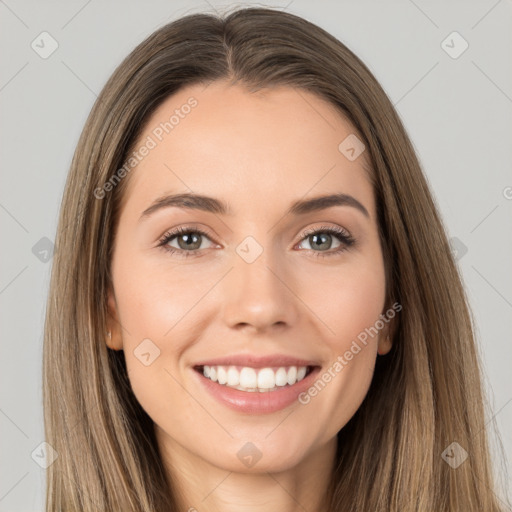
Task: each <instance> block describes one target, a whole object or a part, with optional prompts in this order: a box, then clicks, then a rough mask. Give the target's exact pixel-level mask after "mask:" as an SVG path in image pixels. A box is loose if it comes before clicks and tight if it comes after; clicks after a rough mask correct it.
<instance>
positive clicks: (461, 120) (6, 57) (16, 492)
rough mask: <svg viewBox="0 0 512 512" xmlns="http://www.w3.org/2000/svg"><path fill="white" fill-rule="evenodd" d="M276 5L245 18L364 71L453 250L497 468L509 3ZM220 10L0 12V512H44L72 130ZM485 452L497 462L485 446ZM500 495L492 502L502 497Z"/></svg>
mask: <svg viewBox="0 0 512 512" xmlns="http://www.w3.org/2000/svg"><path fill="white" fill-rule="evenodd" d="M288 2H289V0H284V1H283V2H282V3H278V2H276V1H274V0H273V1H270V2H267V3H265V4H261V3H259V4H256V3H249V2H247V3H245V4H244V5H249V4H251V5H268V6H274V7H281V8H283V9H286V10H288V11H289V12H292V13H295V14H298V15H301V16H304V17H305V18H307V19H309V20H310V21H312V22H314V23H317V24H318V25H320V26H321V27H323V28H324V29H326V30H327V31H329V32H331V33H332V34H333V35H335V36H336V37H338V38H339V39H340V40H341V41H343V42H344V43H345V44H346V45H347V46H348V47H349V48H351V49H352V50H353V51H354V52H355V53H356V54H357V55H358V56H359V57H360V58H361V59H362V60H363V61H364V62H365V63H366V64H367V65H368V66H369V68H370V69H371V70H372V72H373V73H374V74H375V76H376V77H377V79H378V80H379V81H380V83H381V84H382V85H383V87H384V89H385V90H386V92H387V93H388V95H389V97H390V98H391V100H392V101H393V103H394V104H395V106H396V108H397V110H398V112H399V114H400V116H401V118H402V119H403V122H404V124H405V126H406V128H407V130H408V131H409V134H410V136H411V138H412V140H413V143H414V146H415V148H416V150H417V152H418V155H419V157H420V161H421V163H422V166H423V168H424V171H425V174H426V175H427V177H428V180H429V182H430V184H431V187H432V190H433V193H434V196H435V199H436V201H437V203H438V205H439V208H440V210H441V213H442V215H443V218H444V221H445V225H446V229H447V231H448V234H449V236H450V238H452V242H453V246H454V247H455V248H456V249H457V250H458V258H459V259H458V263H459V265H460V269H461V272H462V274H463V277H464V281H465V285H466V289H467V293H468V295H469V298H470V301H471V305H472V308H473V312H474V317H475V321H476V324H477V328H478V331H477V335H478V342H479V350H480V353H481V357H482V361H483V366H484V373H485V386H486V390H487V392H488V396H489V410H488V418H489V422H490V423H489V425H490V426H493V425H496V428H497V429H498V430H499V432H500V435H501V440H502V442H503V449H504V451H505V455H506V459H508V463H507V464H508V466H509V467H510V461H511V460H512V386H511V385H510V382H511V378H510V367H511V363H512V340H511V336H510V333H511V331H512V273H511V272H510V268H511V262H512V236H511V234H512V230H511V224H512V222H511V219H512V216H511V213H512V172H511V166H510V164H511V160H512V149H511V148H512V144H511V138H510V135H511V131H512V130H511V128H512V126H511V125H512V119H511V111H512V73H511V71H512V58H511V53H512V51H511V50H512V44H511V39H512V3H511V1H510V0H499V1H495V0H486V1H472V2H468V1H465V2H453V1H452V2H427V1H426V0H414V1H412V0H402V1H386V2H382V1H381V2H376V1H375V2H370V1H358V2H356V1H341V2H340V1H338V2H334V1H316V2H307V1H306V0H292V1H291V2H290V3H288ZM232 5H235V4H233V3H229V2H223V3H221V2H206V1H199V0H197V1H195V2H192V1H174V2H170V1H155V0H152V1H148V2H142V1H132V2H126V1H125V2H121V1H101V2H100V0H89V1H84V0H82V1H48V0H46V1H23V2H15V1H14V0H5V1H2V0H0V41H1V44H0V48H1V50H0V51H1V52H2V66H1V71H0V72H1V75H0V108H1V115H0V130H1V133H0V137H1V143H2V159H1V169H2V186H1V191H0V226H1V229H2V240H3V243H2V247H3V249H2V264H1V268H0V307H1V309H0V311H1V314H2V321H1V324H0V325H1V345H0V350H1V353H0V364H1V370H0V375H1V377H0V378H1V388H0V389H1V395H0V433H1V435H0V450H1V459H0V461H1V462H0V465H1V467H0V510H1V511H28V510H42V509H43V497H44V470H43V469H42V468H41V467H40V466H39V465H38V464H36V462H35V461H34V460H33V458H32V456H31V454H32V452H33V451H34V450H36V453H39V452H40V450H41V449H40V448H38V446H39V445H40V443H41V442H43V440H44V439H43V423H42V406H41V397H42V393H41V357H42V330H43V318H44V309H45V299H46V293H47V286H48V280H49V272H50V265H51V252H50V250H51V244H52V242H53V241H54V239H55V238H54V236H55V229H56V219H57V214H58V209H59V204H60V199H61V195H62V189H63V185H64V180H65V177H66V174H67V172H68V168H69V165H70V162H71V157H72V154H73V151H74V148H75V145H76V143H77V141H78V137H79V134H80V132H81V130H82V127H83V124H84V122H85V119H86V116H87V115H88V113H89V110H90V108H91V106H92V104H93V101H94V100H95V98H96V95H97V94H98V93H99V91H100V90H101V88H102V87H103V85H104V83H105V82H106V80H107V78H108V77H109V76H110V74H111V73H112V72H113V70H114V69H115V67H116V66H117V65H118V64H119V63H120V61H121V60H122V58H124V57H125V56H126V55H127V54H128V53H129V51H130V50H131V49H132V48H133V47H134V46H135V45H136V44H138V43H139V42H140V41H142V40H143V39H144V38H145V37H146V36H147V35H149V34H150V33H151V32H152V31H153V30H155V29H156V28H158V27H160V26H161V25H163V24H164V23H166V22H168V21H171V20H173V19H175V18H177V17H180V16H182V15H185V14H189V13H192V12H200V11H206V12H214V11H215V10H216V9H217V10H219V12H223V7H225V6H226V7H227V6H232ZM237 5H242V4H241V3H240V4H237ZM43 31H46V32H48V33H49V34H51V37H53V38H54V39H55V40H56V41H57V43H58V48H57V50H56V51H55V52H54V53H53V54H52V55H50V56H49V57H47V58H42V57H41V56H40V54H39V53H37V52H36V51H35V50H34V49H33V48H32V47H31V44H32V42H33V41H35V43H34V45H35V44H39V45H40V46H42V45H43V43H41V42H40V41H41V37H43V36H41V37H40V36H39V35H40V34H41V32H43ZM453 31H457V32H459V33H460V34H461V36H462V37H463V38H464V39H465V40H466V41H467V42H468V43H469V47H468V49H467V50H466V51H465V52H464V53H462V54H461V55H460V56H458V58H452V57H450V56H449V55H448V54H447V53H446V51H445V50H444V49H443V46H442V41H443V40H445V39H446V38H447V36H448V35H449V34H451V33H452V32H453ZM44 37H47V36H44ZM452 39H453V37H452V38H451V39H450V38H449V39H448V40H447V43H445V45H446V44H449V45H450V46H453V48H452V50H451V51H458V50H459V49H460V48H461V41H457V40H453V41H454V42H453V43H452V42H451V40H452ZM45 41H46V42H45V43H44V47H45V49H46V50H48V48H50V40H49V39H46V40H45ZM39 51H42V49H41V50H39ZM45 237H46V238H45ZM491 441H492V446H493V447H497V448H496V449H499V448H500V445H499V443H498V441H497V439H496V438H495V437H491ZM38 450H39V452H38ZM469 456H470V457H471V454H469ZM34 458H36V459H37V457H34ZM496 465H497V466H498V470H499V471H502V469H501V467H500V466H499V461H498V462H496ZM509 472H510V469H509ZM500 492H501V493H502V494H500V496H501V497H502V499H503V496H504V493H505V492H506V490H505V484H504V485H503V490H502V491H500ZM508 493H509V494H511V493H510V489H509V491H508Z"/></svg>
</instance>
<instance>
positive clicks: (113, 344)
mask: <svg viewBox="0 0 512 512" xmlns="http://www.w3.org/2000/svg"><path fill="white" fill-rule="evenodd" d="M105 342H106V344H107V346H108V348H110V349H112V350H122V349H123V337H122V330H121V324H120V323H119V315H118V313H117V304H116V299H115V296H114V292H113V291H112V288H111V287H109V289H108V292H107V329H106V332H105Z"/></svg>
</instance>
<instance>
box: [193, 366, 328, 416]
mask: <svg viewBox="0 0 512 512" xmlns="http://www.w3.org/2000/svg"><path fill="white" fill-rule="evenodd" d="M192 371H193V372H194V373H195V374H196V375H197V377H198V378H199V380H200V381H201V384H202V385H203V386H204V387H205V388H206V390H207V391H208V392H209V393H210V394H211V395H212V396H213V397H214V398H215V399H217V400H218V401H219V402H220V403H222V404H224V405H226V406H227V407H229V408H230V409H233V410H235V411H238V412H245V413H249V414H268V413H271V412H276V411H280V410H282V409H285V408H286V407H288V406H290V405H291V404H292V403H293V402H295V401H297V399H298V396H299V395H300V394H301V393H303V392H304V391H306V389H308V388H309V387H310V386H311V384H312V382H313V381H314V379H315V376H316V375H317V374H318V372H319V371H320V368H319V367H315V368H313V369H312V371H311V372H310V373H309V374H308V375H306V377H304V378H303V379H302V380H301V381H300V382H296V383H295V384H293V386H283V387H282V388H280V389H277V390H276V391H263V392H261V391H240V390H239V389H234V388H231V387H229V386H225V385H222V384H219V383H218V382H213V381H212V380H210V379H208V378H206V377H205V376H204V375H202V374H201V373H199V372H198V371H197V370H194V369H192Z"/></svg>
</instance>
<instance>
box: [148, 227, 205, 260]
mask: <svg viewBox="0 0 512 512" xmlns="http://www.w3.org/2000/svg"><path fill="white" fill-rule="evenodd" d="M205 238H206V239H208V240H210V238H209V234H208V233H207V232H206V231H203V230H202V229H199V228H192V227H181V226H180V227H179V228H176V229H175V230H173V231H170V232H167V233H165V235H164V236H163V237H162V238H161V239H160V242H159V244H158V245H159V246H160V247H162V248H163V249H165V250H166V251H168V252H170V253H175V254H179V255H180V256H183V257H188V256H196V254H195V253H196V252H197V251H199V250H200V249H207V248H208V247H201V246H202V242H203V240H204V239H205ZM210 241H211V240H210ZM171 242H172V243H176V244H177V247H176V246H172V245H170V244H171Z"/></svg>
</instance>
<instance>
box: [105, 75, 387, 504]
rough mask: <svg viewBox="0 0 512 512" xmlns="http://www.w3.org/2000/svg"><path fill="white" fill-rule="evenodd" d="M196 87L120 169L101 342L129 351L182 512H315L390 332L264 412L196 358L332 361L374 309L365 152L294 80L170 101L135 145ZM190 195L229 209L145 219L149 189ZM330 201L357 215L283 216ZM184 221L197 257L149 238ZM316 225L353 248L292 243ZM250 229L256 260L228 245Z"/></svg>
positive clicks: (376, 258) (215, 88)
mask: <svg viewBox="0 0 512 512" xmlns="http://www.w3.org/2000/svg"><path fill="white" fill-rule="evenodd" d="M191 96H194V98H196V99H197V101H198V105H197V107H195V108H194V109H192V111H191V112H190V114H188V115H187V116H185V117H184V119H181V120H180V124H179V125H178V126H176V127H175V128H174V129H173V131H172V132H171V133H170V134H168V135H165V136H164V138H163V140H162V141H161V142H159V143H158V145H157V147H155V148H154V149H152V150H151V151H150V153H149V154H148V155H147V156H146V157H145V158H144V159H143V160H142V161H141V162H140V163H139V164H138V165H137V167H136V168H135V169H134V170H132V171H131V173H130V175H129V177H128V178H125V179H129V183H128V187H127V189H126V192H125V193H126V196H125V198H124V199H125V202H124V206H123V209H122V211H121V215H120V219H119V225H118V231H117V236H116V241H115V248H114V253H113V261H112V273H113V290H111V291H110V293H109V298H108V303H109V313H110V317H111V319H110V325H109V326H108V328H109V329H110V330H111V331H112V338H111V339H107V344H108V346H109V347H110V348H111V349H114V350H124V351H125V357H126V363H127V368H128V372H129V377H130V381H131V384H132V388H133V391H134V393H135V395H136V397H137V399H138V400H139V402H140V404H141V405H142V407H143V408H144V409H145V410H146V411H147V413H148V414H149V416H150V417H151V418H152V419H153V421H154V423H155V427H156V434H157V439H158V443H159V448H160V451H161V453H162V455H163V458H164V462H165V464H166V467H167V469H168V471H169V475H170V478H171V480H172V481H173V482H174V485H175V486H176V488H177V489H178V490H179V500H180V510H189V508H191V507H194V508H195V509H197V510H198V511H199V512H201V511H221V510H222V511H223V512H229V511H231V510H233V511H236V512H240V511H249V510H250V511H259V510H266V511H268V510H281V511H284V512H287V511H290V512H291V511H295V510H303V509H306V510H309V511H316V510H318V511H319V510H321V509H322V506H323V504H322V503H321V500H322V496H324V495H325V491H326V487H327V483H328V479H329V475H330V473H331V471H332V468H333V462H334V454H335V449H336V434H337V432H338V431H339V430H340V429H341V428H342V427H343V426H344V425H345V424H346V423H347V422H348V421H349V419H350V418H351V417H352V416H353V415H354V413H355V412H356V411H357V409H358V408H359V406H360V405H361V403H362V401H363V399H364V397H365V395H366V393H367V391H368V388H369V386H370V382H371V379H372V375H373V371H374V365H375V359H376V357H377V354H378V353H379V354H385V353H387V352H388V351H389V349H390V348H391V342H390V341H389V340H387V339H386V335H387V326H386V327H385V328H384V329H383V330H382V331H380V332H379V335H378V336H375V337H373V338H371V337H370V338H369V340H368V344H367V345H366V346H365V347H364V348H363V349H362V350H361V351H360V352H359V353H358V354H357V355H355V356H354V358H353V359H352V360H351V361H350V362H349V363H348V364H347V366H346V367H345V368H344V369H343V371H341V372H339V373H338V374H337V375H336V377H335V378H334V379H332V381H331V382H330V383H329V384H328V385H327V386H326V387H325V388H324V389H323V390H322V391H321V392H320V393H319V394H318V395H317V396H316V397H314V399H312V400H311V401H310V402H309V403H308V404H307V405H302V404H300V403H294V404H293V405H292V406H290V407H287V408H286V409H284V410H281V411H278V412H275V413H269V414H259V415H254V414H245V413H244V414H243V413H239V412H236V411H233V410H231V409H228V408H227V407H226V406H224V405H223V404H220V403H219V402H217V401H216V400H215V399H214V398H213V397H212V396H210V395H209V394H207V393H206V392H205V391H204V389H203V388H202V387H201V386H200V385H199V383H198V382H197V379H196V378H195V375H194V374H193V371H194V370H193V369H192V366H193V365H194V364H195V363H197V362H198V361H200V360H201V359H203V360H204V359H212V358H214V357H222V356H225V355H228V354H231V353H241V352H243V353H250V354H256V355H268V354H275V353H281V354H287V355H290V356H294V357H298V358H304V359H308V360H315V361H318V362H319V363H320V364H321V365H322V367H323V368H328V367H329V366H331V365H332V363H333V362H334V361H335V360H336V358H337V357H338V356H339V355H341V354H344V353H345V352H346V351H347V350H348V349H349V348H350V346H351V343H352V342H353V340H355V339H356V338H357V336H358V334H360V333H361V332H362V331H364V329H365V328H367V327H369V326H372V325H374V323H375V322H376V320H377V319H378V318H379V315H380V314H381V313H384V312H385V302H384V300H385V285H386V283H385V273H384V261H383V255H382V250H381V246H380V243H379V238H378V227H377V226H378V225H377V218H376V209H375V201H374V195H373V190H372V186H371V184H370V182H369V180H368V175H367V173H366V171H365V170H364V169H363V162H364V158H365V156H366V155H365V154H364V153H363V155H361V156H360V157H359V158H357V159H356V160H354V161H349V160H348V159H347V158H346V157H345V156H344V155H343V154H342V153H341V152H340V151H339V150H338V145H339V144H340V142H341V141H343V140H344V139H345V138H346V137H347V136H348V135H349V134H352V133H354V129H353V127H352V126H351V125H350V124H349V123H348V122H347V121H346V120H345V119H343V118H342V117H341V116H340V114H339V113H338V112H337V111H336V110H335V109H334V107H333V106H331V105H330V104H329V103H328V102H325V101H324V100H322V99H321V98H319V97H317V96H316V95H314V94H312V93H309V92H305V91H298V90H295V89H292V88H289V87H279V88H274V89H271V90H268V89H266V90H262V91H259V92H256V93H250V92H249V91H247V90H246V89H245V88H243V87H242V86H240V85H235V86H233V85H229V84H227V83H226V82H214V83H212V84H210V85H209V86H208V87H205V86H204V85H196V86H191V87H188V88H186V89H183V90H182V91H180V92H179V93H177V94H175V95H173V96H171V97H169V98H168V99H167V100H166V101H165V102H164V103H163V104H162V105H161V106H160V107H159V108H158V109H157V110H156V111H155V112H154V114H153V115H152V117H151V119H150V120H149V122H148V123H147V125H146V127H145V129H144V131H143V133H142V134H141V136H140V138H139V143H138V144H136V147H139V146H140V145H141V144H142V143H143V142H144V140H146V137H147V136H148V135H151V134H152V131H153V130H154V129H155V127H157V126H158V125H159V123H161V122H164V121H167V120H168V119H169V117H170V115H172V113H173V112H174V110H175V109H177V108H178V109H179V108H180V106H182V105H183V104H185V103H186V102H187V100H188V99H189V98H190V97H191ZM153 138H154V136H153ZM191 191H193V192H194V193H197V194H205V195H208V196H212V197H215V198H218V199H222V200H224V201H226V202H228V203H229V205H230V208H231V209H232V215H220V214H214V213H210V212H203V211H196V210H190V209H189V210H187V209H184V208H176V207H169V208H164V209H161V210H158V211H156V212H155V213H153V214H152V215H151V216H149V217H147V218H144V220H139V218H140V217H141V214H142V212H143V211H144V210H145V209H146V208H148V207H149V206H150V205H151V204H152V203H153V201H154V200H155V199H156V198H159V197H161V196H162V195H165V194H169V193H178V192H191ZM332 193H345V194H350V195H351V196H353V197H355V198H356V199H357V200H358V201H359V202H360V203H362V204H363V205H364V206H365V208H366V209H367V210H368V212H369V218H367V217H365V216H364V215H363V214H362V213H361V212H360V211H359V210H357V209H356V208H354V207H351V206H346V205H345V206H334V207H330V208H327V209H324V210H322V211H317V212H311V213H306V214H301V215H285V212H286V210H287V209H288V208H289V206H290V205H291V204H292V202H294V201H296V200H299V199H304V198H310V197H313V196H316V195H322V194H332ZM190 223H193V224H194V226H193V227H199V228H201V229H206V230H207V231H208V232H209V233H211V235H212V236H211V237H201V240H202V244H201V246H200V247H201V248H200V249H196V254H200V255H199V256H195V257H194V256H192V257H188V258H184V257H180V256H178V255H176V254H170V253H168V252H166V251H165V250H164V249H163V248H162V247H158V243H159V240H160V239H161V238H162V237H163V235H164V234H165V233H166V232H167V231H169V230H171V229H173V228H175V227H178V226H184V227H188V226H189V224H190ZM322 226H332V227H336V226H338V227H341V228H343V229H345V230H346V231H348V232H349V233H350V234H351V235H352V236H353V237H354V238H355V239H356V243H355V244H354V245H353V246H351V247H349V248H347V249H346V250H344V251H343V252H341V253H338V254H333V255H332V256H330V257H322V254H324V253H325V252H329V251H330V252H331V253H332V252H333V251H335V250H336V249H337V248H338V247H339V245H340V241H339V240H338V239H337V238H336V237H335V236H334V235H332V246H331V247H332V248H327V249H324V250H323V251H322V249H318V248H316V249H314V248H312V247H313V244H314V242H312V240H311V236H306V237H304V236H303V234H304V232H305V231H306V230H307V229H311V228H321V227H322ZM197 236H200V235H197ZM247 236H252V237H253V238H254V239H255V240H256V241H257V243H258V244H259V245H260V246H261V248H262V249H263V252H262V253H261V255H260V256H259V257H258V258H257V259H256V260H255V261H254V262H252V263H247V262H246V261H245V260H244V259H242V258H241V257H240V256H239V255H238V254H237V252H236V248H237V246H238V245H239V244H240V243H241V242H242V241H243V240H244V239H245V238H246V237H247ZM179 238H180V237H179V236H177V237H175V238H174V239H173V241H171V242H169V244H170V245H171V246H172V247H174V248H175V249H177V250H179V249H180V248H181V247H183V246H184V244H182V245H181V246H180V245H179ZM182 238H183V237H181V240H182ZM182 241H183V240H182ZM181 250H182V252H185V250H186V249H181ZM315 255H317V256H315ZM318 255H319V257H318ZM228 271H229V272H228ZM147 338H149V339H150V340H151V341H152V342H153V343H154V344H155V345H156V346H157V347H158V348H159V349H160V355H159V357H157V358H156V359H155V360H154V361H153V362H152V363H151V364H150V365H149V366H145V365H144V364H142V363H141V361H140V360H139V359H138V358H137V357H136V356H135V355H134V350H135V349H136V348H137V346H138V345H139V344H140V343H141V341H142V340H144V339H147ZM247 442H252V443H253V444H254V445H255V446H256V447H257V448H258V449H259V451H260V452H261V454H262V457H261V459H260V460H259V461H258V462H257V463H256V464H255V465H254V466H252V467H251V468H248V467H246V466H245V465H244V464H243V463H242V462H241V461H240V460H239V458H238V457H237V453H238V451H239V450H240V449H241V447H242V446H244V445H245V444H246V443H247Z"/></svg>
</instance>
